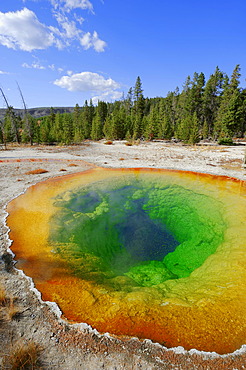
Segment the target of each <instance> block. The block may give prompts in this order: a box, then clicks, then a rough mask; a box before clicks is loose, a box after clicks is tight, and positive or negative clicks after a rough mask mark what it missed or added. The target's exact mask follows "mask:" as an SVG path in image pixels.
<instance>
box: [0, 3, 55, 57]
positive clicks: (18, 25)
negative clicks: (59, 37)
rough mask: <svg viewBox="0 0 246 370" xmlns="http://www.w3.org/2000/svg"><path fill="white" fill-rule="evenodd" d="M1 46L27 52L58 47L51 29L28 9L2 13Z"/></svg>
mask: <svg viewBox="0 0 246 370" xmlns="http://www.w3.org/2000/svg"><path fill="white" fill-rule="evenodd" d="M0 44H2V45H4V46H7V47H8V48H11V49H21V50H25V51H32V50H35V49H46V48H48V47H49V46H52V45H56V46H58V45H57V42H56V38H55V36H54V34H53V32H52V31H51V29H50V28H49V27H47V26H46V25H44V24H42V23H40V22H39V20H38V18H37V17H36V14H35V13H34V12H32V11H31V10H29V9H27V8H24V9H22V10H19V11H16V12H8V13H2V12H0Z"/></svg>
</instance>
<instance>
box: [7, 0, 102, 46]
mask: <svg viewBox="0 0 246 370" xmlns="http://www.w3.org/2000/svg"><path fill="white" fill-rule="evenodd" d="M60 3H62V4H63V3H65V5H64V6H65V7H67V8H68V9H73V8H77V7H80V8H82V9H90V10H93V8H92V4H91V2H90V1H88V0H52V4H53V6H54V7H55V5H57V6H58V5H59V4H60ZM64 9H65V8H64V7H62V8H60V7H59V8H56V10H54V9H53V16H54V17H55V18H56V21H57V23H58V26H57V27H54V26H47V25H45V24H43V23H41V22H40V21H39V20H38V18H37V16H36V14H35V13H34V12H33V11H31V10H29V9H27V8H24V9H22V10H18V11H16V12H7V13H2V12H0V44H2V45H4V46H6V47H8V48H11V49H15V50H18V49H19V50H24V51H29V52H30V51H33V50H37V49H47V48H49V47H51V46H54V47H56V48H58V49H63V48H65V47H69V46H70V45H71V44H72V42H73V41H76V42H79V43H80V45H82V47H83V48H84V49H85V50H88V49H90V48H93V49H94V50H95V51H97V52H103V51H104V50H105V47H106V45H107V44H106V42H105V41H103V40H101V39H100V38H99V36H98V33H97V32H96V31H94V32H93V33H90V32H87V33H85V32H84V31H83V30H82V29H81V28H80V27H79V26H78V25H81V24H82V23H83V18H81V17H78V16H77V15H71V14H70V15H68V12H67V13H65V12H64ZM72 16H73V18H71V17H72Z"/></svg>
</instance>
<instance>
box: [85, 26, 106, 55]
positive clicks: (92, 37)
mask: <svg viewBox="0 0 246 370" xmlns="http://www.w3.org/2000/svg"><path fill="white" fill-rule="evenodd" d="M80 43H81V45H82V46H83V48H84V49H85V50H88V49H89V48H92V47H93V48H94V50H95V51H97V52H98V53H100V52H103V51H104V49H105V47H106V46H107V44H106V42H105V41H103V40H100V39H99V37H98V33H97V32H96V31H94V32H93V34H91V33H90V32H87V33H85V34H84V35H83V37H82V38H81V39H80Z"/></svg>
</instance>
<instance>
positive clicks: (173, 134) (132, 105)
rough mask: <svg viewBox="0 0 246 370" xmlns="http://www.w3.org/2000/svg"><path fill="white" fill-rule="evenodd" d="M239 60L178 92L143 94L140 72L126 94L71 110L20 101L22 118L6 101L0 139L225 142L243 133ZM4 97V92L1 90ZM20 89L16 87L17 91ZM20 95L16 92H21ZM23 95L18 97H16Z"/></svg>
mask: <svg viewBox="0 0 246 370" xmlns="http://www.w3.org/2000/svg"><path fill="white" fill-rule="evenodd" d="M240 77H241V73H240V65H236V67H235V69H234V70H233V72H232V75H231V76H228V75H227V74H225V73H224V72H222V71H221V70H220V69H219V68H218V67H216V69H215V71H214V73H213V74H211V75H210V77H209V78H208V80H207V81H205V75H204V73H202V72H201V73H196V72H195V73H194V75H193V76H192V77H191V76H188V77H187V78H186V80H185V82H184V84H183V87H182V91H179V89H178V88H176V89H175V91H172V92H169V93H168V94H167V96H166V97H155V98H147V97H144V90H143V87H142V82H141V79H140V77H137V79H136V82H135V86H133V87H132V88H130V89H129V91H128V93H127V95H126V96H123V97H122V99H121V100H118V101H115V102H111V103H108V102H104V101H99V102H98V103H97V105H96V106H94V105H93V103H92V100H90V101H89V102H88V101H85V103H84V105H83V106H79V105H78V104H76V106H75V107H74V110H73V113H63V114H61V113H54V109H53V108H50V114H49V115H47V116H44V117H40V118H34V117H32V116H30V115H29V114H28V113H27V109H26V105H25V102H24V99H23V102H24V114H23V116H22V118H21V117H20V116H18V115H16V114H15V112H14V109H13V107H12V106H10V105H8V102H7V101H6V99H5V102H6V105H7V109H6V114H5V117H4V118H3V119H2V120H1V121H0V142H1V143H4V144H5V145H6V144H7V143H8V142H17V143H28V142H29V143H31V144H33V143H38V144H39V143H44V144H51V143H52V144H66V145H69V144H75V143H79V142H81V141H83V140H85V139H91V140H100V139H102V138H105V139H107V140H119V139H126V140H137V139H144V140H155V139H165V140H170V139H173V140H179V141H183V142H185V143H189V144H195V143H198V142H199V141H200V140H205V139H209V140H217V141H218V142H219V143H220V144H231V143H232V138H236V137H240V138H243V137H244V136H245V134H246V89H243V88H241V87H240ZM1 92H2V94H3V97H4V98H5V96H4V93H3V91H2V89H1ZM20 92H21V91H20ZM21 96H22V93H21ZM22 98H23V96H22Z"/></svg>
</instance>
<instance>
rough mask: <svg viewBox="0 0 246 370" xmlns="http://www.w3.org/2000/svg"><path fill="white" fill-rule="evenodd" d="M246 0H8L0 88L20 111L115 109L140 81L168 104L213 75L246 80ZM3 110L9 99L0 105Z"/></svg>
mask: <svg viewBox="0 0 246 370" xmlns="http://www.w3.org/2000/svg"><path fill="white" fill-rule="evenodd" d="M245 15H246V2H245V0H234V1H227V0H224V1H221V0H208V1H203V0H200V1H198V0H189V1H188V0H182V1H181V0H176V1H166V0H159V1H157V0H152V1H144V0H125V1H118V0H8V1H3V0H2V1H1V4H0V87H1V88H2V89H3V90H4V92H5V94H6V96H7V98H8V100H9V104H10V105H13V106H14V107H17V108H21V107H22V103H21V99H20V96H19V93H18V89H17V84H16V81H17V82H18V84H19V85H20V87H21V89H22V92H23V95H24V98H25V100H26V103H27V105H28V107H29V108H31V107H38V106H48V107H49V106H53V107H55V106H75V104H76V103H78V104H79V105H80V106H82V105H83V104H84V101H85V99H88V100H89V99H90V98H92V99H93V102H96V101H97V100H98V99H100V100H104V101H113V100H114V99H119V98H120V97H121V96H122V93H123V92H124V93H125V94H127V92H128V90H129V88H130V87H131V86H134V84H135V81H136V78H137V76H140V77H141V80H142V84H143V89H144V96H145V97H155V96H166V94H167V93H168V91H173V90H175V88H176V87H177V86H178V87H179V88H180V89H181V88H182V85H183V83H184V81H185V79H186V77H187V76H188V75H191V76H192V75H193V73H194V72H198V73H199V72H204V73H205V76H206V78H208V77H209V75H210V74H211V73H213V72H214V70H215V67H216V66H217V65H218V66H219V68H220V69H221V70H222V71H224V72H225V73H227V74H228V75H231V73H232V71H233V69H234V67H235V65H236V64H240V65H241V73H242V77H241V86H242V87H245V77H246V21H245ZM0 107H4V101H3V99H1V98H0Z"/></svg>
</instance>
